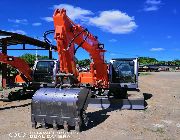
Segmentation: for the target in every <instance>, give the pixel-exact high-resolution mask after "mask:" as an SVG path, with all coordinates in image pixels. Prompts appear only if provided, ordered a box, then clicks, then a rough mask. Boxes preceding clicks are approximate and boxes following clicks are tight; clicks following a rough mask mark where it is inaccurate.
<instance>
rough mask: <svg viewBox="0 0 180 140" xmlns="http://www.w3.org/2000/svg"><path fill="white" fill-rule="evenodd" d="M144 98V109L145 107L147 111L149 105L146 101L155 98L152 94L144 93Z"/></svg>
mask: <svg viewBox="0 0 180 140" xmlns="http://www.w3.org/2000/svg"><path fill="white" fill-rule="evenodd" d="M143 96H144V107H145V109H147V108H148V103H147V102H146V101H147V100H149V99H151V98H152V97H153V95H152V94H151V93H143Z"/></svg>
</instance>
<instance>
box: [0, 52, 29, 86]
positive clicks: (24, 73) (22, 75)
mask: <svg viewBox="0 0 180 140" xmlns="http://www.w3.org/2000/svg"><path fill="white" fill-rule="evenodd" d="M0 62H1V63H5V64H8V65H10V66H12V67H14V68H16V69H17V70H18V71H19V74H18V75H16V77H15V83H24V82H27V83H28V82H30V81H32V76H31V74H32V70H31V69H30V67H29V65H28V64H27V63H26V62H25V61H24V60H23V59H21V58H19V57H14V56H8V55H5V54H3V53H0Z"/></svg>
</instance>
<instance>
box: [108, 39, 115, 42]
mask: <svg viewBox="0 0 180 140" xmlns="http://www.w3.org/2000/svg"><path fill="white" fill-rule="evenodd" d="M109 42H117V40H116V39H114V38H112V39H110V40H109Z"/></svg>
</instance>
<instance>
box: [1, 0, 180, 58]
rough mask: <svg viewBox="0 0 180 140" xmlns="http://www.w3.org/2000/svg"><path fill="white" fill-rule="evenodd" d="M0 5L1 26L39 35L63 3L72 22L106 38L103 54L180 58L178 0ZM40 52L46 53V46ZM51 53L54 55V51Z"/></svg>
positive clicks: (20, 0)
mask: <svg viewBox="0 0 180 140" xmlns="http://www.w3.org/2000/svg"><path fill="white" fill-rule="evenodd" d="M0 7H1V8H0V30H6V31H11V32H17V33H21V34H25V35H27V36H31V37H34V38H38V39H41V40H42V39H43V38H42V36H43V33H44V32H45V31H47V30H50V29H54V25H53V20H52V16H53V12H54V10H55V9H56V8H65V9H66V10H67V15H68V16H69V17H70V18H71V19H72V20H73V21H74V22H75V23H77V24H80V25H81V26H83V27H84V28H88V30H89V31H90V32H91V33H92V34H93V35H95V36H98V39H99V41H100V42H101V43H104V44H105V49H106V50H107V52H106V54H105V58H106V60H110V59H111V58H129V57H140V56H145V57H154V58H156V59H158V60H174V59H180V1H179V0H103V1H102V0H44V1H43V0H39V1H38V0H29V1H24V0H13V1H12V0H1V1H0ZM51 40H53V37H52V38H51ZM53 43H54V44H55V43H56V42H55V41H53ZM12 47H14V46H12ZM28 52H29V51H8V54H9V55H13V56H20V55H22V54H24V53H28ZM30 53H32V54H35V53H36V51H30ZM38 54H40V55H48V53H47V51H38ZM53 56H54V58H57V53H56V52H55V53H53ZM76 57H77V58H78V59H85V58H89V54H88V53H87V52H85V51H84V50H83V49H79V50H78V51H77V54H76Z"/></svg>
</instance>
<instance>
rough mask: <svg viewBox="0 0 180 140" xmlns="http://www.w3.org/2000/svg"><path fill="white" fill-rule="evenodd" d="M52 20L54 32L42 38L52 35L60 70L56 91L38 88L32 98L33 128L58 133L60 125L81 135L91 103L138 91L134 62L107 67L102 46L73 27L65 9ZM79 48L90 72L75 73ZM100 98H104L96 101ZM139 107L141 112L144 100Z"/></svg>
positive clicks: (116, 62) (83, 30) (118, 61)
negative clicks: (46, 129) (70, 128)
mask: <svg viewBox="0 0 180 140" xmlns="http://www.w3.org/2000/svg"><path fill="white" fill-rule="evenodd" d="M53 20H54V29H55V30H54V31H53V30H50V31H48V32H46V33H45V35H44V37H45V41H46V42H49V40H48V39H47V37H46V36H47V35H48V34H49V33H53V32H54V38H55V40H56V42H57V52H58V55H59V61H60V70H59V72H58V73H57V74H56V79H57V80H56V84H55V85H56V86H55V88H48V87H45V88H40V89H39V90H37V91H36V93H35V94H34V96H33V98H32V108H31V109H32V114H31V120H32V126H33V127H35V128H37V124H38V123H40V124H41V125H42V127H45V128H47V127H48V126H49V124H51V125H53V128H55V129H57V128H58V126H59V125H63V126H64V129H65V130H69V126H75V129H76V130H77V131H80V130H81V128H82V127H83V126H87V125H88V117H87V115H86V112H85V110H86V109H87V106H88V104H89V103H90V102H91V104H100V103H101V105H102V102H104V103H105V104H106V102H111V101H112V100H113V99H115V98H117V97H120V96H121V94H124V93H125V94H126V93H127V92H126V91H127V90H128V89H137V88H138V84H137V81H138V79H137V78H138V76H137V74H138V71H137V67H138V64H137V59H112V60H111V61H110V62H111V63H110V64H106V63H105V60H104V53H105V50H104V45H103V44H102V43H100V42H99V41H98V38H97V37H96V36H93V35H92V34H91V33H90V32H89V31H88V30H87V29H86V28H83V27H82V26H80V25H77V24H75V23H74V22H73V21H72V20H71V19H70V18H69V17H68V16H67V15H66V10H65V9H57V10H55V12H54V15H53ZM75 44H76V45H78V47H77V48H75ZM79 47H81V48H83V49H84V50H86V51H87V52H88V53H89V54H90V57H91V59H92V60H93V61H92V63H91V64H90V71H89V72H79V71H78V69H77V66H76V61H75V53H76V51H77V49H78V48H79ZM100 95H102V96H103V97H100V98H99V96H100ZM104 96H106V97H105V98H104ZM92 97H93V98H94V99H95V100H92ZM124 97H125V98H126V97H127V96H124ZM121 105H122V104H121ZM131 107H132V106H131ZM136 107H137V106H136ZM138 107H139V109H143V108H144V100H142V103H141V105H140V106H138ZM138 107H137V108H138Z"/></svg>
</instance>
